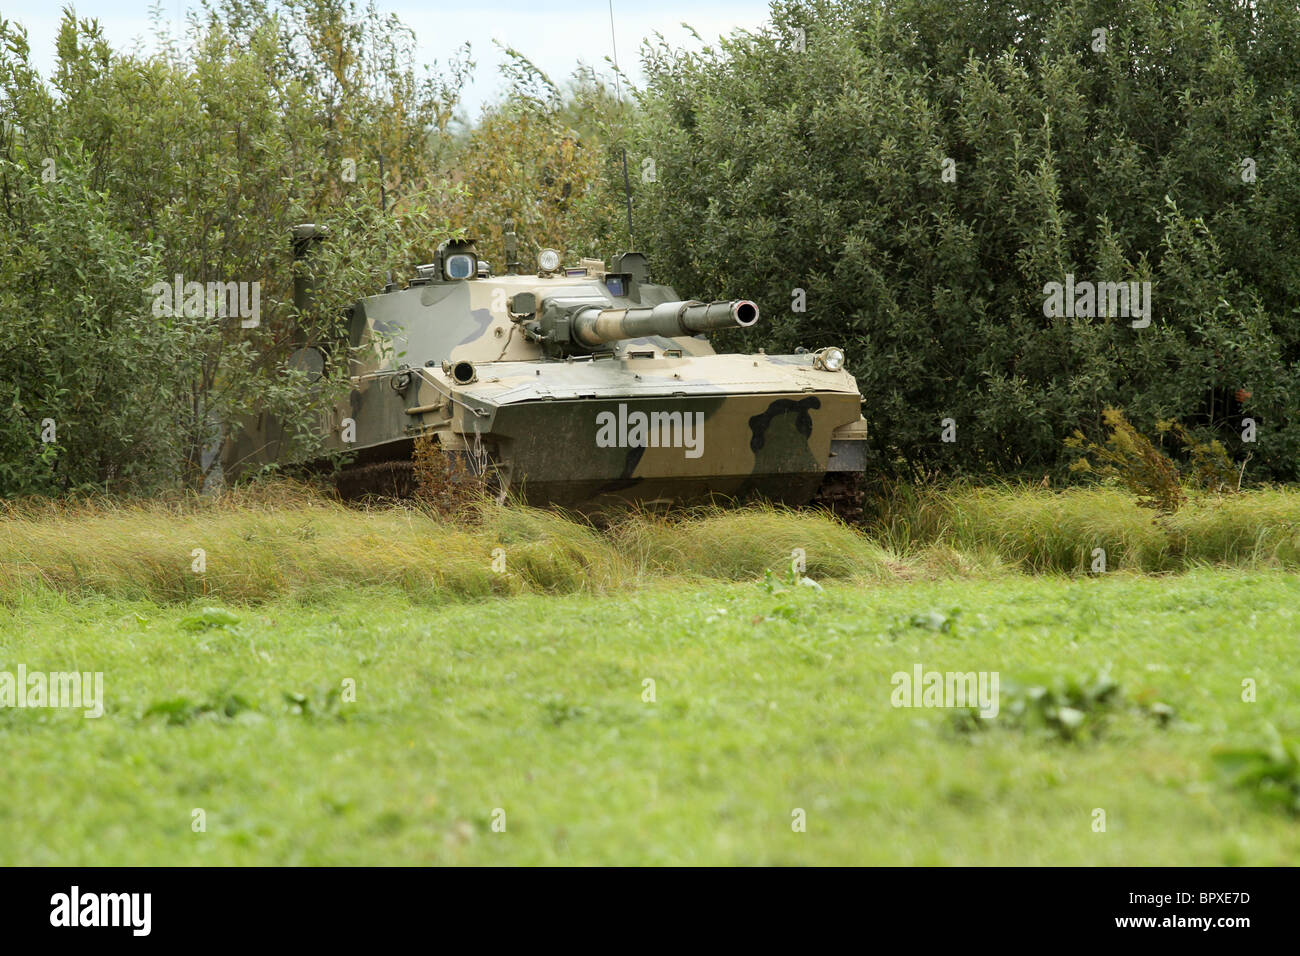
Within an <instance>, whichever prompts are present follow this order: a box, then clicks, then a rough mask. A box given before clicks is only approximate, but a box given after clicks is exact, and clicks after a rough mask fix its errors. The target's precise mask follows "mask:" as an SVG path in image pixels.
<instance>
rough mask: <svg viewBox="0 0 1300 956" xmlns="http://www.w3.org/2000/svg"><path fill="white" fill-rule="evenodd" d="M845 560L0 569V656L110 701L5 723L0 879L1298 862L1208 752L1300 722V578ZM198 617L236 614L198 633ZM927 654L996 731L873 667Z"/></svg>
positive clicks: (1297, 844) (1272, 573) (1292, 824)
mask: <svg viewBox="0 0 1300 956" xmlns="http://www.w3.org/2000/svg"><path fill="white" fill-rule="evenodd" d="M790 520H792V521H795V522H805V521H816V520H817V519H810V518H802V517H795V518H791V519H790ZM815 532H816V529H815V528H810V529H809V532H808V534H809V536H810V538H815ZM493 533H495V532H493ZM14 540H16V539H15V538H13V537H11V538H10V541H9V545H10V547H11V548H12V547H14V544H13V542H14ZM0 543H2V542H0ZM788 543H789V542H788V541H784V540H781V541H778V542H777V546H778V549H779V548H784V547H785V546H786V545H788ZM189 544H190V542H189V541H188V540H183V541H180V542H179V543H178V547H179V548H180V550H181V553H183V554H187V553H188V550H189V548H188V546H189ZM683 547H686V545H685V544H683ZM775 553H779V550H778V551H774V552H773V553H769V554H763V555H759V556H757V557H756V558H755V560H756V561H758V563H759V566H762V565H763V564H764V563H767V564H768V565H771V566H776V567H779V561H773V560H772V558H773V556H774V554H775ZM8 559H9V560H10V561H11V562H12V561H14V560H15V559H14V557H13V554H12V553H10V554H9V556H8ZM642 559H644V555H642ZM54 560H55V559H52V558H51V559H49V560H48V561H47V564H48V563H50V562H54ZM184 560H185V561H188V560H189V559H188V557H185V558H184ZM209 560H212V558H211V557H210V558H209ZM485 560H486V556H485ZM639 560H640V559H639ZM837 560H839V559H834V560H832V559H830V558H828V557H827V556H825V555H819V554H818V553H817V552H816V549H815V548H812V549H810V550H809V555H808V562H809V573H810V574H812V575H813V576H814V577H816V576H818V575H817V572H816V569H817V568H818V567H821V568H823V569H825V570H826V574H825V575H824V576H823V577H822V580H823V583H824V585H825V590H824V591H817V590H815V589H813V588H811V587H795V588H791V589H788V590H778V589H776V588H773V587H771V586H763V585H762V584H761V583H760V582H759V580H758V578H759V576H758V575H757V574H755V573H753V572H752V569H750V570H747V571H745V572H744V573H737V574H736V575H735V576H736V577H737V578H739V579H738V580H708V579H702V578H698V577H697V578H695V579H692V580H690V581H684V580H677V579H674V578H672V577H662V578H654V577H646V578H644V579H642V580H640V582H639V583H638V585H637V586H636V587H634V588H633V589H631V590H630V591H628V592H626V593H623V592H620V591H617V590H612V589H609V588H604V589H602V590H600V591H598V592H595V593H593V592H591V591H587V590H583V589H579V590H578V591H577V593H571V594H559V595H547V594H530V593H518V594H513V595H506V596H488V597H477V598H470V597H465V596H463V595H460V594H458V593H449V592H440V591H438V590H437V589H433V590H428V591H425V590H420V589H418V588H412V586H411V585H410V582H409V581H407V580H404V579H397V580H394V581H392V582H391V583H388V584H384V583H376V582H374V581H369V582H364V583H360V584H354V585H351V584H349V583H348V582H346V581H344V582H341V583H340V585H339V586H338V587H335V588H333V589H331V590H329V591H327V592H324V593H315V592H313V593H310V594H309V593H306V592H304V591H302V590H301V589H286V592H285V593H283V594H279V595H275V594H260V595H258V600H257V601H256V602H254V603H239V602H234V601H226V600H214V599H213V597H212V596H211V595H209V596H208V597H207V598H203V597H199V598H194V599H191V598H176V599H173V600H168V601H163V600H157V599H153V598H148V597H132V596H129V595H123V594H111V595H105V594H102V593H95V592H94V591H93V590H92V591H90V592H87V591H86V589H85V588H84V586H82V587H81V589H80V590H77V591H76V592H75V593H67V592H62V591H59V590H57V589H54V588H52V587H47V586H41V587H35V586H32V585H31V583H30V581H28V580H27V576H26V575H16V576H15V575H11V577H10V579H9V580H10V584H11V585H12V586H11V588H10V590H9V591H8V592H6V593H5V595H4V597H5V600H4V603H3V604H0V669H4V668H8V669H10V670H12V669H13V668H14V666H15V663H16V662H22V663H24V664H25V665H26V667H27V669H28V671H29V672H30V671H34V670H41V669H44V670H51V671H53V670H71V669H80V670H99V671H103V672H104V682H105V697H106V699H107V705H106V712H105V714H104V716H103V717H102V718H100V719H85V718H83V717H82V716H81V715H80V713H79V712H73V711H68V710H54V709H43V710H34V709H12V708H9V709H0V737H2V738H3V742H4V749H5V759H4V762H3V768H4V770H3V774H4V779H5V782H6V786H5V787H3V788H2V789H0V863H4V864H6V865H8V864H71V865H87V864H96V865H114V864H366V863H373V864H516V863H518V864H529V863H555V864H584V863H606V864H613V863H619V864H637V863H641V864H669V863H677V864H890V863H898V864H1098V865H1103V864H1133V865H1148V864H1149V865H1166V864H1293V863H1295V862H1296V861H1297V859H1300V826H1298V825H1297V820H1296V818H1295V817H1294V816H1292V815H1290V814H1289V813H1287V812H1286V810H1285V809H1284V808H1279V807H1276V806H1270V805H1268V804H1267V803H1265V802H1264V801H1262V800H1260V799H1259V796H1260V793H1259V789H1258V788H1254V787H1246V788H1242V787H1239V786H1233V785H1232V784H1231V783H1230V782H1229V781H1228V780H1227V779H1225V778H1224V777H1222V776H1221V775H1220V774H1219V773H1218V772H1217V771H1216V769H1215V763H1214V761H1213V760H1212V753H1213V752H1214V751H1215V749H1216V748H1218V747H1223V746H1228V747H1235V746H1249V747H1253V746H1258V745H1260V744H1261V743H1262V742H1264V741H1266V740H1267V735H1268V734H1269V732H1270V731H1269V729H1268V728H1269V727H1270V726H1274V727H1276V728H1277V729H1278V730H1279V731H1281V732H1282V733H1284V734H1288V733H1289V734H1294V733H1295V732H1296V731H1297V729H1300V718H1298V717H1297V714H1296V710H1295V706H1294V701H1295V699H1296V696H1297V692H1298V691H1300V657H1298V656H1297V655H1296V653H1295V647H1296V637H1297V633H1300V578H1298V577H1297V576H1296V575H1294V574H1292V573H1290V572H1287V571H1282V570H1269V569H1253V570H1248V569H1229V568H1217V569H1216V568H1199V569H1194V570H1192V571H1190V572H1188V573H1185V574H1180V575H1160V576H1153V575H1145V576H1144V575H1139V574H1136V573H1124V572H1120V573H1108V574H1106V575H1102V576H1099V577H1084V576H1080V577H1073V578H1071V577H1066V576H1060V575H1041V576H1029V575H1023V574H1020V573H1013V572H1009V571H1005V570H1004V571H989V570H987V569H985V570H977V571H969V570H968V571H966V572H963V573H962V574H960V575H958V576H953V575H951V574H947V573H941V572H936V573H933V574H930V575H927V576H921V577H916V576H913V577H908V576H904V577H903V578H901V579H899V580H894V581H886V580H882V579H881V580H878V579H877V578H878V577H879V575H878V574H877V575H876V577H872V575H866V576H861V577H856V578H855V577H851V576H850V577H840V578H837V577H836V576H835V574H833V573H831V572H833V571H835V569H836V568H838V567H839V565H838V564H836V561H837ZM900 560H903V559H902V558H900ZM644 565H645V562H644V560H642V565H641V566H642V567H644ZM11 570H12V566H11ZM849 570H851V569H849ZM846 573H847V572H846ZM873 574H875V572H873ZM18 578H21V580H20V581H18V583H14V582H15V581H16V580H18ZM50 580H51V581H55V578H53V577H51V578H50ZM56 583H57V582H56ZM137 583H138V584H139V583H140V582H137ZM140 586H141V587H143V586H144V585H143V584H141V585H140ZM104 589H107V590H111V589H109V588H106V586H101V590H104ZM507 590H509V589H507ZM217 605H219V606H222V607H225V608H228V609H229V610H230V612H231V614H230V615H229V616H227V615H215V614H211V613H209V614H207V615H206V616H205V615H204V614H203V612H202V608H204V607H209V606H217ZM917 664H920V665H922V666H923V667H924V669H926V670H940V671H947V670H953V671H997V672H998V673H999V675H1000V679H1001V682H1002V695H1001V696H1002V704H1001V706H1002V712H1001V713H1000V714H999V716H998V717H997V718H995V719H993V720H991V721H988V722H986V723H987V724H988V726H983V725H981V726H980V727H978V728H976V729H972V725H973V724H977V723H979V721H978V719H967V720H964V721H963V720H962V719H960V714H958V713H957V712H955V711H952V710H943V709H924V708H918V709H906V708H896V707H893V706H891V694H892V692H893V690H894V688H893V685H892V684H891V675H892V674H893V673H894V672H897V671H903V672H909V673H910V672H911V671H912V669H913V668H914V666H915V665H917ZM1104 673H1108V674H1109V675H1110V677H1111V678H1113V680H1114V681H1115V682H1117V683H1118V685H1119V690H1118V691H1116V692H1114V693H1112V694H1110V695H1109V696H1107V697H1105V699H1104V700H1102V701H1097V702H1096V703H1095V706H1093V707H1092V708H1091V709H1089V706H1088V705H1087V704H1086V703H1085V704H1082V705H1080V706H1079V707H1078V708H1075V709H1073V710H1071V711H1069V714H1070V716H1071V720H1070V721H1067V722H1060V721H1058V722H1055V723H1053V722H1052V721H1047V720H1043V721H1039V722H1037V723H1036V722H1035V721H1033V720H1030V719H1028V718H1025V719H1020V718H1017V716H1016V714H1015V713H1014V707H1015V703H1016V701H1020V702H1025V701H1031V702H1032V701H1033V700H1034V698H1033V692H1026V691H1024V690H1023V689H1022V690H1016V689H1015V688H1016V687H1017V686H1020V687H1021V688H1024V687H1033V686H1041V687H1044V688H1049V689H1050V688H1052V687H1053V686H1054V682H1058V681H1069V680H1074V681H1077V682H1079V683H1081V684H1083V685H1084V686H1088V685H1089V684H1091V683H1092V682H1093V681H1094V679H1095V677H1096V675H1098V674H1104ZM1246 678H1250V679H1253V680H1254V681H1255V682H1256V686H1257V695H1258V697H1257V700H1256V701H1255V702H1253V703H1250V702H1244V701H1243V700H1242V682H1243V679H1246ZM647 679H650V680H653V681H654V696H655V700H654V701H653V702H648V701H646V700H644V699H643V698H644V697H645V696H647V685H646V684H645V683H644V682H645V681H646V680H647ZM345 681H353V682H355V701H352V700H350V699H347V700H345V699H343V698H345V697H347V698H350V697H351V694H350V693H346V692H342V691H343V689H344V688H345V687H347V686H349V685H347V684H345ZM1044 699H1045V700H1048V701H1050V700H1052V699H1053V698H1052V696H1051V694H1050V693H1049V694H1048V696H1047V697H1046V698H1044ZM1160 705H1167V707H1169V708H1172V709H1173V717H1172V719H1169V716H1168V711H1167V710H1165V709H1164V708H1163V707H1162V706H1160ZM1030 713H1031V714H1033V713H1036V711H1034V710H1033V708H1032V707H1031V708H1030ZM1076 715H1077V716H1076ZM1279 759H1283V758H1279ZM1288 773H1290V774H1291V776H1290V778H1289V781H1290V785H1292V786H1294V785H1295V781H1296V777H1295V775H1294V774H1295V771H1294V767H1291V768H1290V770H1289V771H1288V770H1287V768H1286V766H1285V762H1284V761H1283V766H1282V770H1281V771H1279V772H1278V773H1277V774H1275V776H1278V777H1279V778H1280V782H1279V784H1278V786H1280V787H1282V788H1283V789H1285V787H1286V786H1287V785H1288V777H1287V774H1288ZM1277 789H1278V788H1277V787H1276V786H1275V787H1274V788H1273V790H1272V791H1270V792H1273V793H1276V792H1277ZM796 808H797V809H801V810H803V811H804V814H805V816H806V832H795V830H794V829H793V828H792V820H793V819H794V817H793V816H792V814H793V812H794V811H795V810H796ZM196 809H201V810H202V811H203V814H204V820H205V825H206V829H205V830H204V831H202V832H196V830H195V829H194V822H193V821H194V820H195V816H194V811H195V810H196ZM498 809H499V810H501V811H504V830H500V829H495V830H494V828H493V823H494V820H495V821H497V823H498V827H499V825H500V822H501V821H502V819H503V818H502V814H500V813H496V812H495V811H497V810H498ZM1097 809H1101V810H1104V811H1105V815H1106V820H1105V822H1106V829H1105V832H1095V830H1094V821H1095V820H1096V819H1097V817H1096V816H1095V814H1094V811H1095V810H1097Z"/></svg>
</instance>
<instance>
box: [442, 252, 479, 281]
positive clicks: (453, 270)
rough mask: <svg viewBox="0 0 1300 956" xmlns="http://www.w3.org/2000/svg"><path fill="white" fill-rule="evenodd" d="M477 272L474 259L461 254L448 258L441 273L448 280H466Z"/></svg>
mask: <svg viewBox="0 0 1300 956" xmlns="http://www.w3.org/2000/svg"><path fill="white" fill-rule="evenodd" d="M477 271H478V266H477V265H476V264H475V262H474V257H473V256H470V255H466V254H465V253H463V252H460V253H457V254H456V255H454V256H448V257H447V261H446V263H444V265H443V272H444V273H445V274H446V276H447V278H448V279H468V278H469V277H470V276H472V275H474V274H475V273H476V272H477Z"/></svg>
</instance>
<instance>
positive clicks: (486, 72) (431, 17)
mask: <svg viewBox="0 0 1300 956" xmlns="http://www.w3.org/2000/svg"><path fill="white" fill-rule="evenodd" d="M364 2H365V0H361V3H360V4H359V5H364ZM62 5H63V4H62V3H60V2H57V0H55V2H49V3H45V4H38V3H36V2H35V0H7V2H6V3H5V7H6V8H7V9H6V10H5V11H4V14H3V15H4V17H5V18H6V19H9V20H15V21H17V22H19V23H21V24H23V25H24V26H25V27H26V28H27V33H28V38H29V40H30V41H31V46H32V56H33V60H34V63H35V65H36V67H37V69H39V70H40V71H41V73H42V75H44V76H47V77H48V76H49V75H50V72H51V71H52V69H53V66H54V37H55V33H56V31H57V29H58V23H59V19H60V12H59V11H60V8H61V7H62ZM163 5H164V9H165V11H166V13H167V16H168V17H169V18H170V19H171V20H172V21H173V23H174V24H176V25H177V29H179V26H180V25H182V24H183V23H184V17H185V13H186V11H187V10H189V9H190V8H191V7H195V8H197V6H198V4H197V3H191V2H188V0H163ZM376 5H377V7H378V8H379V10H380V11H381V12H382V13H396V14H397V15H398V16H400V17H401V18H402V21H403V22H404V23H405V24H406V25H407V26H409V27H411V29H413V30H414V31H415V37H416V44H417V58H418V61H419V62H420V63H421V64H424V63H427V62H429V61H431V60H437V61H438V62H439V63H446V61H447V59H448V58H449V56H450V55H451V54H452V53H453V52H454V51H455V50H456V48H457V47H458V46H460V44H462V43H464V42H465V41H466V40H468V41H469V42H470V44H471V46H472V48H473V58H474V60H475V61H476V62H477V64H478V67H477V69H476V70H475V73H474V77H473V80H472V82H471V84H470V86H469V88H468V89H467V90H466V96H465V103H466V105H467V106H468V107H469V108H470V115H471V116H474V115H477V113H478V109H479V107H480V106H481V105H482V104H483V103H484V102H489V101H491V100H492V99H494V98H495V95H496V93H497V92H498V91H499V90H500V89H501V88H502V85H503V84H502V81H501V78H500V74H499V73H498V72H497V64H498V63H499V62H500V61H501V59H502V57H501V55H500V51H499V50H498V48H497V47H496V46H495V45H494V44H493V42H492V41H493V40H498V41H500V42H501V43H503V44H506V45H509V46H513V47H516V48H517V49H519V50H520V51H522V52H523V53H524V54H525V55H526V56H528V57H529V59H531V60H532V61H533V62H534V63H536V64H537V65H538V66H539V67H541V68H542V69H543V70H545V71H546V72H547V73H548V74H549V75H550V76H551V78H552V79H554V80H557V81H558V80H562V79H564V78H565V77H567V76H568V75H569V73H570V72H572V69H573V67H574V65H575V64H576V62H577V61H578V60H582V61H583V62H586V63H588V64H591V65H593V66H595V67H597V68H598V69H599V68H601V67H603V65H604V59H605V57H607V56H609V55H610V52H611V50H610V29H609V0H532V2H529V0H479V2H477V3H475V2H463V3H448V2H445V0H434V2H430V3H425V4H420V3H416V2H412V0H378V2H377V4H376ZM74 6H75V9H76V12H77V16H78V17H79V18H90V17H94V18H97V19H98V20H99V21H100V23H101V24H102V25H103V27H104V31H105V33H106V34H107V36H108V38H109V40H110V41H111V42H112V44H113V46H114V48H115V49H129V48H130V47H131V46H132V45H133V41H134V40H135V39H136V38H137V37H139V38H145V37H148V36H150V35H151V33H150V30H149V16H148V9H149V0H76V2H75V3H74ZM28 8H30V10H31V12H29V10H28ZM767 18H768V9H767V0H696V2H688V0H643V2H641V3H638V4H633V3H630V2H628V0H614V28H615V30H614V36H615V38H616V39H617V42H618V60H619V65H620V66H621V67H622V69H623V71H624V72H625V73H627V74H628V75H630V76H632V77H633V79H634V80H635V81H636V82H638V83H639V82H640V80H641V71H640V57H639V50H640V47H641V41H642V40H643V39H644V38H646V37H649V36H651V35H652V34H653V33H654V32H655V31H658V32H660V33H662V34H663V35H664V36H665V37H666V38H667V39H668V40H669V41H670V42H672V43H674V44H679V45H692V46H693V45H696V44H694V41H693V40H692V39H691V37H690V34H689V33H687V32H686V31H685V30H683V29H682V27H681V23H682V22H683V21H685V22H687V23H689V24H691V26H693V27H694V28H695V29H696V30H697V31H698V32H699V34H700V35H701V36H702V37H704V38H706V39H708V40H713V39H715V38H716V37H717V36H718V35H720V34H724V33H729V32H731V30H733V29H735V28H737V27H740V28H745V29H753V28H755V27H757V26H759V25H760V24H762V23H764V22H766V20H767ZM145 49H146V50H147V49H149V47H148V45H147V44H146V46H145Z"/></svg>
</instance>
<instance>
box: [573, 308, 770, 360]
mask: <svg viewBox="0 0 1300 956" xmlns="http://www.w3.org/2000/svg"><path fill="white" fill-rule="evenodd" d="M757 321H758V306H757V305H755V304H754V303H753V302H750V301H749V300H748V299H734V300H732V301H730V302H707V303H706V302H661V303H659V304H658V305H653V306H641V307H636V308H631V309H599V308H596V307H595V306H586V307H584V308H579V309H577V310H575V311H574V313H573V338H574V339H575V340H576V341H577V342H579V343H581V344H582V345H585V346H586V347H587V348H595V347H596V346H598V345H605V344H606V343H609V342H616V341H618V340H619V339H639V338H644V337H645V336H649V335H662V336H667V337H669V338H672V337H674V336H679V335H694V334H696V333H697V332H710V331H713V330H714V329H733V328H740V329H743V328H747V327H749V326H751V325H753V324H754V323H755V322H757Z"/></svg>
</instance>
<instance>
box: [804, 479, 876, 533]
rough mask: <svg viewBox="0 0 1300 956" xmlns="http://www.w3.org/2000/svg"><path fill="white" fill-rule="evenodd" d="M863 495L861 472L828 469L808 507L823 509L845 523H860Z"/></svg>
mask: <svg viewBox="0 0 1300 956" xmlns="http://www.w3.org/2000/svg"><path fill="white" fill-rule="evenodd" d="M863 497H864V496H863V491H862V473H861V472H857V471H828V472H827V473H826V477H825V478H823V479H822V483H821V487H820V488H818V489H817V494H816V495H815V496H814V497H813V500H812V501H811V502H809V507H811V508H822V509H825V510H826V511H829V512H830V513H831V514H833V515H835V517H837V518H839V519H840V520H841V521H844V522H846V523H847V524H861V523H862V503H863Z"/></svg>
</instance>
